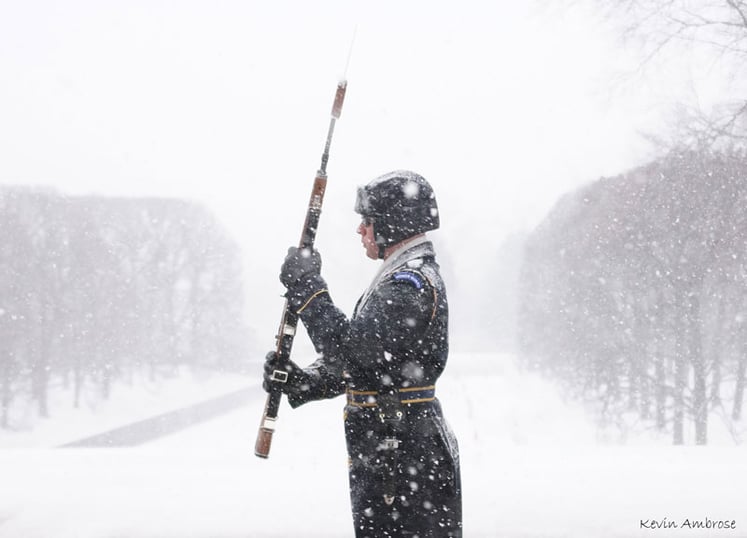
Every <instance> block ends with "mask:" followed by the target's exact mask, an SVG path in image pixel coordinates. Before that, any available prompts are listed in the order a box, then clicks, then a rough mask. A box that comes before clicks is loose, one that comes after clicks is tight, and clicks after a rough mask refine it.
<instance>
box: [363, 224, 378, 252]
mask: <svg viewBox="0 0 747 538" xmlns="http://www.w3.org/2000/svg"><path fill="white" fill-rule="evenodd" d="M358 233H359V234H360V236H361V243H363V248H364V249H366V256H367V257H369V258H371V259H372V260H378V259H379V246H378V245H377V244H376V240H375V239H374V231H373V223H367V222H366V221H363V222H361V223H360V224H359V225H358Z"/></svg>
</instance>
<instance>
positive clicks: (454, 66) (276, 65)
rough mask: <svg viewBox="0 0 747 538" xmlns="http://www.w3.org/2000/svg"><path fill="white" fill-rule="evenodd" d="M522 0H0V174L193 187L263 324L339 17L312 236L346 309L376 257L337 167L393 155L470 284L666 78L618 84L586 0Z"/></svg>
mask: <svg viewBox="0 0 747 538" xmlns="http://www.w3.org/2000/svg"><path fill="white" fill-rule="evenodd" d="M525 4H527V5H530V4H531V3H529V2H527V3H524V2H488V1H481V2H474V1H471V2H470V1H467V2H460V3H458V4H457V3H455V2H443V1H433V0H431V1H425V0H413V1H408V2H402V1H401V0H400V1H394V0H384V1H379V2H375V3H372V2H366V3H364V2H356V1H350V0H336V1H335V0H319V1H316V2H304V1H301V0H280V1H274V2H266V1H265V2H259V1H253V0H235V1H234V0H224V1H212V0H211V1H210V2H207V1H180V2H168V1H160V0H147V1H139V0H128V1H119V2H99V1H95V0H89V1H86V0H68V1H65V2H54V1H51V0H41V1H32V2H13V1H10V0H0V182H1V183H3V184H19V183H22V184H43V185H52V186H54V187H56V188H58V189H59V190H60V191H62V192H64V193H98V194H112V195H149V194H152V195H166V196H179V197H189V198H193V199H196V200H200V201H203V202H204V203H206V204H207V205H208V206H209V207H210V208H212V209H213V210H214V211H215V212H216V214H217V215H218V216H219V218H220V219H221V220H223V221H224V222H225V223H226V225H227V226H228V227H229V229H230V231H231V233H232V234H233V235H234V237H236V239H237V240H238V241H239V243H240V244H241V245H242V246H243V247H244V248H245V251H246V254H247V270H248V272H249V273H250V274H251V275H252V277H253V279H252V281H251V282H250V283H249V286H248V293H249V294H250V296H251V300H253V301H255V304H262V305H265V304H270V305H272V306H275V308H273V309H272V312H271V313H270V315H269V316H268V313H267V312H266V311H264V310H261V311H257V310H255V312H254V318H253V324H254V325H255V326H256V328H257V330H259V331H263V330H265V325H266V326H267V330H268V331H269V332H270V333H271V334H274V328H275V327H274V326H275V323H276V321H277V320H276V319H275V311H276V310H277V315H278V316H279V314H280V307H281V306H282V305H281V303H280V302H279V300H278V299H277V296H278V294H279V293H280V291H281V290H280V287H279V284H278V283H277V278H276V273H277V268H278V266H279V263H280V261H281V260H282V256H283V254H284V252H285V249H286V248H287V246H288V245H290V244H293V243H295V242H297V240H298V237H299V234H300V227H301V224H302V221H303V214H304V212H305V205H306V201H307V199H308V194H309V191H310V188H311V182H312V180H313V177H314V174H315V172H316V169H317V167H318V165H319V158H320V155H321V152H322V148H323V143H324V138H325V136H326V131H327V125H328V118H329V111H330V107H331V104H332V99H333V96H334V91H335V86H336V83H337V81H338V79H339V78H341V77H342V75H343V71H344V68H345V64H346V59H347V57H348V50H349V46H350V43H351V40H352V38H353V34H354V29H355V28H356V27H357V33H356V39H355V45H354V50H353V53H352V59H351V63H350V65H349V69H348V72H347V78H348V80H349V90H348V95H347V99H346V102H345V106H344V109H343V113H342V118H341V119H340V121H339V122H338V126H337V130H336V135H335V136H336V138H335V140H334V143H333V147H332V156H331V160H330V164H329V167H328V172H329V178H330V179H329V185H328V191H327V198H326V200H325V210H324V214H323V216H322V224H321V228H320V232H319V237H318V242H317V245H318V247H319V249H320V251H321V252H322V255H323V257H324V263H325V272H326V274H327V276H328V279H329V280H331V284H332V288H333V289H336V290H338V291H337V297H338V300H339V301H340V303H341V306H343V307H344V308H347V309H348V310H349V308H350V307H351V306H352V303H353V302H354V300H355V297H356V295H357V293H358V292H359V291H360V290H361V289H362V288H363V287H364V286H365V284H366V283H367V280H368V278H369V276H370V274H373V272H374V271H375V269H376V264H373V263H371V262H367V260H366V259H365V257H364V256H363V251H362V250H361V248H360V245H359V241H358V237H357V236H356V234H355V227H356V225H357V222H358V220H357V218H356V215H355V214H354V213H353V212H352V206H353V202H354V196H355V194H354V193H355V188H356V186H357V185H359V184H362V183H365V182H367V181H368V180H369V179H371V178H373V177H375V176H376V175H379V174H381V173H384V172H387V171H389V170H392V169H396V168H410V169H414V170H416V171H418V172H420V173H422V174H423V175H425V176H426V177H427V178H428V179H429V180H430V181H431V183H432V184H433V185H434V188H435V189H436V193H437V196H438V199H439V203H440V205H441V213H442V224H443V230H442V231H439V232H438V235H437V236H436V238H437V240H439V241H441V243H442V244H443V248H444V250H445V251H446V253H447V254H448V257H449V260H450V261H451V263H452V267H451V271H452V272H453V273H454V274H457V275H460V276H461V277H464V280H465V281H471V282H472V283H473V284H474V285H475V286H479V283H480V281H481V280H483V279H484V278H489V275H485V274H483V273H481V272H480V271H479V270H476V268H477V267H479V266H480V265H481V262H480V254H481V253H482V252H485V251H492V250H495V248H496V247H497V246H498V244H499V243H500V242H501V241H502V239H503V237H504V236H505V235H506V234H507V233H510V232H512V231H516V230H522V229H528V228H531V227H532V226H533V225H534V224H536V223H537V222H538V221H539V220H540V219H541V218H542V216H543V215H544V214H545V212H546V211H547V210H548V209H549V208H550V207H551V205H552V203H553V202H554V201H555V199H556V198H557V197H558V196H559V195H560V194H562V193H563V192H565V191H567V190H568V189H571V188H573V187H574V186H577V185H579V184H581V183H583V182H587V181H590V180H593V179H596V178H597V177H599V176H600V175H605V174H606V175H611V174H617V173H620V172H622V171H624V170H625V169H627V168H629V167H631V166H633V165H636V164H639V163H640V162H642V161H643V160H645V159H647V158H648V156H649V153H647V151H648V148H647V147H646V145H645V144H644V143H643V141H642V139H641V138H640V137H639V136H638V134H637V131H638V130H639V129H646V128H650V126H651V125H653V124H656V122H657V121H658V119H659V117H660V113H661V112H662V104H663V103H665V102H667V99H669V98H671V95H672V88H673V87H677V84H676V83H675V84H672V83H671V80H667V79H660V80H653V81H651V80H648V81H645V83H640V84H637V83H636V84H627V85H623V86H619V85H617V84H616V83H615V82H613V80H615V79H614V77H615V76H616V74H617V72H618V71H617V70H618V69H619V68H620V67H621V66H624V65H626V62H629V61H630V60H629V58H627V57H626V56H625V54H624V51H622V50H621V49H620V47H619V45H618V44H617V43H616V42H615V40H614V38H613V37H611V36H610V35H609V34H608V32H606V31H605V30H604V28H603V27H602V26H600V25H598V24H597V21H596V20H595V19H593V18H591V17H590V16H589V15H588V14H587V13H585V12H584V11H583V10H581V9H577V10H574V11H572V12H564V11H562V10H557V9H555V10H553V11H552V12H548V11H543V10H540V9H537V8H530V7H527V5H525ZM351 275H354V276H351ZM475 289H477V288H475ZM473 291H475V290H473ZM271 334H270V335H268V344H271Z"/></svg>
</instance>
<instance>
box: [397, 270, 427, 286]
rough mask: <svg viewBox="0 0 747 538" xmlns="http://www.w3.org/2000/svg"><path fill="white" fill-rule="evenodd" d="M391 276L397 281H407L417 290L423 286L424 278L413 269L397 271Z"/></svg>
mask: <svg viewBox="0 0 747 538" xmlns="http://www.w3.org/2000/svg"><path fill="white" fill-rule="evenodd" d="M392 278H393V279H394V280H398V281H404V282H409V283H410V284H412V285H413V286H415V287H416V288H417V289H419V290H420V289H423V286H425V279H424V278H423V277H422V276H421V275H419V274H418V273H415V272H413V271H397V272H396V273H394V274H393V275H392Z"/></svg>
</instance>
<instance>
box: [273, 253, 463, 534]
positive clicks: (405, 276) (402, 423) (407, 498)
mask: <svg viewBox="0 0 747 538" xmlns="http://www.w3.org/2000/svg"><path fill="white" fill-rule="evenodd" d="M288 298H289V300H290V301H291V304H292V305H293V306H294V307H295V308H296V309H297V311H298V312H299V315H300V317H301V320H302V321H303V323H304V325H305V326H306V329H307V332H308V334H309V336H310V338H311V340H312V342H313V343H314V347H315V348H316V350H317V352H319V353H320V357H319V358H318V359H317V360H316V361H315V362H314V363H313V364H312V365H311V366H310V367H309V368H306V369H305V371H306V372H307V373H308V374H309V376H310V379H311V382H310V383H309V386H308V387H307V388H308V390H304V391H302V392H300V393H297V394H291V395H289V402H290V404H291V405H292V406H293V407H297V406H299V405H301V404H303V403H305V402H308V401H311V400H318V399H322V398H331V397H335V396H338V395H340V394H345V395H346V398H347V404H346V407H345V435H346V440H347V449H348V455H349V465H350V469H349V476H350V494H351V501H352V509H353V519H354V524H355V531H356V536H357V537H358V538H362V537H368V538H381V537H385V536H392V537H394V536H408V537H415V536H417V537H419V538H426V537H433V538H435V537H457V536H458V537H461V536H462V531H461V528H462V510H461V483H460V471H459V450H458V448H457V442H456V438H455V437H454V434H453V433H452V431H451V429H450V428H449V426H448V424H447V422H446V420H445V419H444V417H443V414H442V411H441V405H440V403H439V401H438V399H437V398H436V396H435V393H436V382H437V380H438V378H439V376H440V375H441V373H442V372H443V370H444V367H445V366H446V359H447V356H448V350H449V340H448V304H447V299H446V290H445V287H444V283H443V280H442V279H441V275H440V272H439V267H438V264H437V263H436V260H435V254H434V251H433V246H432V244H431V243H430V242H429V241H426V240H425V238H418V239H416V240H414V241H411V242H409V243H406V244H405V246H404V247H401V248H400V249H399V250H398V251H396V252H394V253H393V254H392V255H391V256H389V257H388V258H387V259H386V260H385V261H384V263H383V265H382V267H381V270H380V271H379V273H378V274H377V276H376V277H375V278H374V280H373V282H372V283H371V286H370V287H369V288H368V289H367V290H366V292H365V293H364V294H363V296H362V297H361V298H360V300H359V301H358V304H357V305H356V308H355V312H354V314H353V316H352V317H351V318H350V319H349V320H348V319H347V318H346V317H345V315H344V314H343V313H342V312H341V311H340V310H339V309H338V308H337V307H336V306H335V304H334V303H333V301H332V298H331V296H330V294H329V292H328V290H327V288H326V283H325V281H324V280H323V278H322V277H321V276H319V275H315V276H314V277H312V278H311V279H310V280H305V281H304V282H301V283H299V284H297V285H296V286H294V287H293V288H291V289H289V290H288ZM305 388H306V387H305Z"/></svg>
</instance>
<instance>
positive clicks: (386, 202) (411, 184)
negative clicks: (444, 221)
mask: <svg viewBox="0 0 747 538" xmlns="http://www.w3.org/2000/svg"><path fill="white" fill-rule="evenodd" d="M355 211H356V212H357V213H360V214H361V215H362V216H363V217H367V218H370V219H372V221H373V225H374V237H375V239H376V244H378V245H379V250H380V251H381V252H383V250H384V248H386V247H388V246H391V245H395V244H397V243H399V242H400V241H402V240H404V239H407V238H408V237H412V236H414V235H418V234H421V233H423V232H427V231H429V230H435V229H436V228H438V226H439V218H438V206H437V205H436V196H435V195H434V194H433V189H432V188H431V186H430V184H429V183H428V182H427V181H426V180H425V178H424V177H423V176H421V175H419V174H416V173H415V172H410V171H407V170H396V171H394V172H389V173H388V174H384V175H383V176H380V177H377V178H376V179H374V180H373V181H371V182H370V183H369V184H368V185H366V186H365V187H359V188H358V199H357V200H356V202H355Z"/></svg>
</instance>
